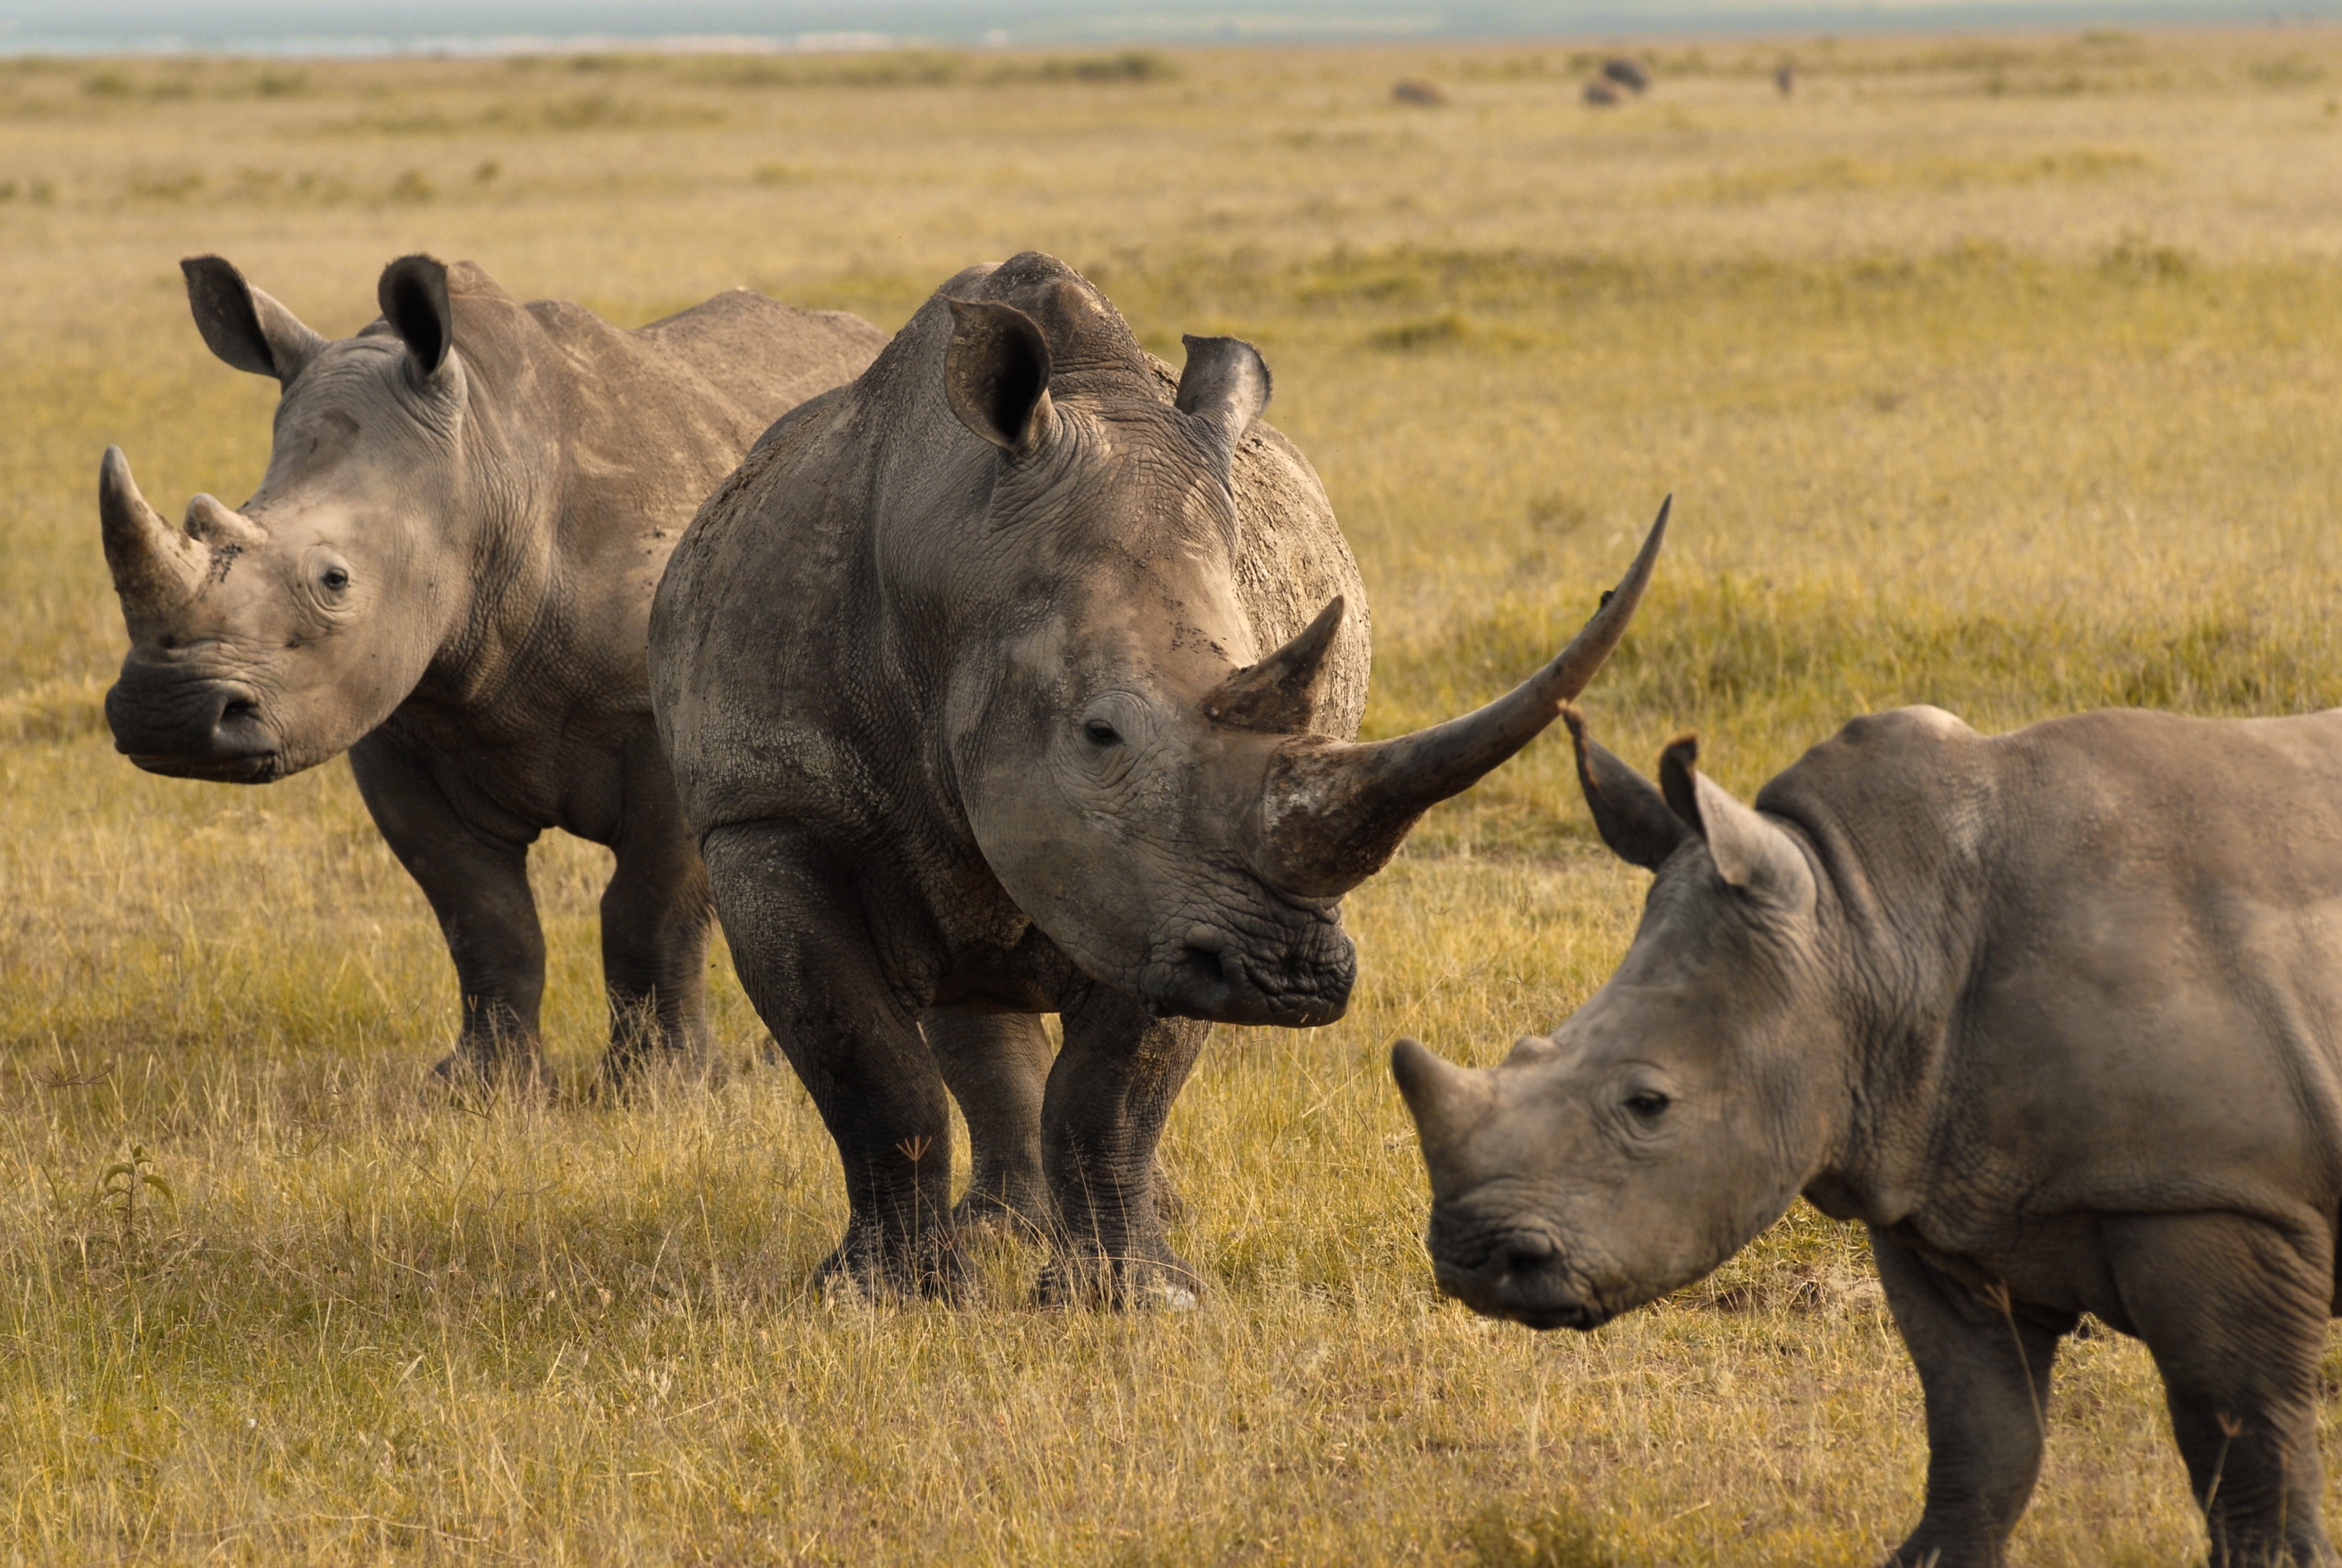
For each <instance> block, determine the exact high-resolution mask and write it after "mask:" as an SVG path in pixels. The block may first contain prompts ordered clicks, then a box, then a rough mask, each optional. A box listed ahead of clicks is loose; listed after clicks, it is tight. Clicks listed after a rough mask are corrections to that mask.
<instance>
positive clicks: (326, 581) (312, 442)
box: [99, 256, 886, 1078]
mask: <svg viewBox="0 0 2342 1568" xmlns="http://www.w3.org/2000/svg"><path fill="white" fill-rule="evenodd" d="M181 265H182V267H183V269H184V271H185V272H186V274H187V287H188V303H189V304H190V306H192V307H193V309H194V312H195V320H196V325H197V327H198V328H200V329H201V331H202V333H203V338H204V341H205V342H206V343H208V344H209V345H210V347H211V349H212V352H214V353H216V354H218V355H219V356H220V358H221V359H223V360H227V361H228V363H230V364H231V365H233V366H235V367H236V368H237V369H239V370H243V371H254V372H257V373H259V374H262V375H269V376H274V377H275V378H276V380H277V381H279V382H281V383H282V384H283V387H284V393H283V398H282V401H280V402H279V403H278V404H277V409H276V425H275V448H274V452H273V453H272V454H271V455H270V458H269V465H268V471H267V473H266V475H265V476H264V477H263V479H262V481H261V487H260V489H258V490H257V491H255V492H254V493H253V495H252V499H250V500H248V501H246V502H245V503H244V505H243V507H242V509H241V510H230V509H229V508H228V507H226V506H223V505H221V504H220V502H219V501H217V500H215V499H212V498H211V497H209V496H204V495H199V496H197V497H196V498H195V499H194V500H193V501H192V502H190V503H189V504H188V510H187V521H186V524H185V526H184V528H178V529H175V528H172V527H170V526H169V525H168V524H167V523H166V522H165V521H163V520H162V519H161V518H160V517H158V516H156V513H155V511H154V510H153V509H152V508H151V507H149V506H148V505H147V504H146V502H145V499H142V498H141V497H140V495H139V493H138V489H137V487H136V486H135V485H134V483H133V482H132V480H131V477H130V466H129V464H128V463H127V462H126V461H125V460H124V457H123V455H122V453H121V451H120V449H119V448H111V449H109V450H108V451H107V453H106V456H105V463H104V467H103V468H102V474H101V478H100V484H99V506H100V511H101V515H102V520H103V522H104V531H105V549H106V560H107V562H108V564H110V565H111V566H112V567H113V580H114V587H115V590H116V591H117V593H118V594H119V595H120V596H121V600H122V610H123V617H124V620H125V621H126V622H127V623H128V625H129V629H130V638H131V650H130V654H129V657H128V658H127V659H126V660H124V662H123V668H122V678H121V680H120V681H119V682H117V683H116V684H115V686H114V687H113V690H112V691H111V692H109V693H107V695H106V718H107V721H108V723H109V724H110V725H112V726H113V735H114V741H115V744H116V746H118V747H119V748H120V749H121V750H122V751H124V752H125V753H127V754H128V755H129V757H130V758H131V760H133V761H134V762H135V763H137V764H138V766H139V767H141V768H146V769H148V770H150V771H152V772H156V773H167V774H172V775H175V776H178V777H182V778H191V779H226V780H233V781H235V782H239V783H248V784H259V783H265V782H267V781H269V780H271V779H281V778H284V777H285V775H286V774H289V773H294V772H297V771H299V770H300V769H302V768H308V767H312V766H314V765H315V764H317V763H319V762H323V761H325V760H326V759H327V758H328V757H332V756H334V755H335V754H336V753H338V752H341V751H345V750H346V751H348V752H349V757H350V765H351V768H352V769H353V771H354V772H355V773H356V774H357V777H358V786H359V789H360V791H361V792H362V794H363V795H364V797H365V800H366V805H367V808H368V810H369V811H371V812H372V813H373V817H374V821H375V823H376V824H377V825H378V826H379V827H380V828H381V832H382V836H383V837H384V838H385V839H387V840H388V841H390V845H391V848H392V850H393V851H394V852H395V853H396V854H397V855H398V857H399V859H400V861H401V862H402V863H403V864H404V865H405V866H406V868H407V870H408V871H409V872H410V873H412V874H413V875H414V879H415V881H416V882H418V883H420V884H421V885H422V887H423V891H424V896H425V897H427V898H428V899H429V900H430V903H431V908H432V910H433V912H434V913H435V914H436V915H437V916H438V918H439V924H440V928H441V929H442V930H443V931H444V932H445V933H446V940H447V946H448V950H450V951H451V952H452V953H453V955H454V957H455V961H456V972H457V979H458V981H459V982H460V983H461V985H462V988H463V1025H462V1033H461V1036H460V1044H459V1045H458V1047H457V1055H456V1056H455V1057H453V1058H449V1060H448V1062H447V1063H443V1064H442V1067H443V1070H446V1069H454V1068H467V1069H478V1070H480V1071H483V1072H489V1073H494V1074H498V1075H502V1074H506V1073H510V1072H512V1071H513V1070H515V1069H520V1070H521V1071H523V1072H525V1073H529V1074H533V1071H534V1069H535V1064H536V1034H537V1003H538V998H539V995H540V993H542V991H543V984H544V940H543V935H542V934H541V932H540V930H539V929H538V924H537V914H536V906H535V903H534V901H533V900H532V897H530V893H529V879H528V870H527V856H528V852H529V845H530V843H532V841H533V840H534V839H535V838H536V837H537V835H538V834H539V833H540V832H543V830H545V829H546V828H549V827H559V828H563V829H565V830H567V831H568V832H573V833H575V834H577V835H579V836H580V837H583V838H586V839H591V840H593V841H594V842H595V843H602V844H607V845H608V846H609V847H610V848H611V849H612V850H614V851H616V852H617V856H618V865H617V870H616V872H615V874H614V875H612V877H611V879H610V883H609V886H608V889H607V891H606V892H605V893H604V894H603V896H602V962H603V971H604V974H605V977H606V978H607V983H608V990H609V1001H610V1013H611V1025H612V1050H611V1054H610V1056H609V1057H608V1058H607V1059H606V1061H605V1070H606V1072H607V1073H609V1074H610V1075H611V1076H612V1077H614V1078H621V1077H623V1076H624V1074H625V1073H626V1071H627V1070H628V1069H629V1067H630V1066H631V1065H632V1064H633V1063H634V1062H635V1061H636V1060H637V1059H638V1058H639V1057H641V1056H642V1055H643V1053H644V1052H645V1051H646V1050H647V1049H648V1048H650V1047H653V1046H655V1045H664V1046H666V1047H671V1048H673V1049H675V1050H677V1051H680V1052H684V1053H689V1054H693V1055H696V1054H697V1053H698V1052H699V1051H700V1050H701V1049H702V1048H703V1047H704V1043H705V1039H706V1035H707V1024H706V1002H705V974H704V969H705V962H706V958H705V954H706V943H707V926H708V908H707V891H706V873H705V870H704V867H703V866H702V865H701V864H700V861H699V856H698V853H697V851H696V850H695V849H694V848H693V843H692V839H691V835H690V834H689V833H687V832H685V831H684V830H683V827H682V818H681V816H680V814H679V812H678V811H677V810H676V806H675V800H674V789H673V786H672V784H671V781H670V780H669V779H668V777H667V771H666V765H665V764H664V762H662V761H661V758H660V755H659V745H658V736H657V735H656V733H655V732H654V730H653V727H652V725H651V719H650V699H649V695H648V693H647V692H646V690H645V676H644V672H643V637H644V632H643V628H644V623H645V620H646V619H647V618H648V617H649V615H650V595H651V590H652V588H653V587H655V586H656V585H657V584H658V581H659V573H660V569H661V566H663V565H664V564H665V562H666V558H667V553H668V552H669V551H670V550H671V549H672V548H673V544H674V541H675V540H676V539H677V538H678V537H680V536H681V534H682V527H683V524H684V523H685V522H687V521H689V520H690V517H691V513H692V510H693V508H694V507H695V506H697V505H698V504H699V502H700V500H701V499H703V498H704V497H705V496H706V494H707V493H708V491H710V490H711V489H714V487H715V485H716V484H717V482H718V481H720V480H721V479H722V478H723V477H724V476H725V473H727V472H728V471H730V469H731V468H732V467H733V466H734V465H735V464H736V463H737V462H738V461H739V458H740V455H741V454H742V453H744V452H746V451H747V448H748V446H749V445H750V443H752V442H753V441H754V440H755V439H756V437H757V434H758V433H759V432H761V431H762V430H763V429H764V428H765V427H766V426H767V425H768V424H771V423H772V421H773V420H774V419H776V418H778V417H779V415H781V414H782V413H787V412H788V411H789V410H790V408H792V407H794V406H795V405H796V404H798V403H800V402H802V401H803V400H804V399H805V398H807V397H809V396H811V394H812V393H814V392H821V391H822V390H824V389H826V388H829V387H832V386H835V385H836V384H837V383H839V382H840V381H844V380H846V379H848V378H850V377H852V376H854V374H856V373H857V372H858V371H861V370H862V368H863V367H864V366H865V365H866V364H868V363H869V362H870V360H871V357H872V356H873V355H875V354H876V352H877V350H878V349H879V347H880V346H881V345H882V344H883V343H884V342H885V341H886V338H885V335H884V334H883V333H881V332H879V331H878V330H877V329H876V328H874V327H871V326H870V325H869V324H868V323H866V322H865V321H862V320H860V319H858V318H856V317H851V316H845V315H842V314H839V313H836V312H827V311H824V312H811V311H802V310H795V309H792V308H790V306H784V305H777V304H775V303H774V302H773V301H771V300H768V299H765V298H763V297H761V296H759V295H754V294H750V293H748V292H747V291H746V290H735V291H733V292H731V293H729V294H725V295H718V296H716V297H715V298H714V299H712V300H710V301H708V302H707V303H706V304H704V305H701V306H695V307H694V308H693V309H691V310H687V311H685V312H683V313H682V315H680V316H675V317H669V318H668V319H666V320H664V321H661V322H657V323H654V324H653V325H651V326H649V327H645V328H641V329H640V330H639V331H632V332H628V331H622V330H620V329H618V328H615V327H612V326H610V325H609V324H608V323H607V322H605V321H602V320H601V319H599V318H598V317H595V316H593V315H591V314H590V313H588V312H586V311H585V310H583V309H580V308H579V307H578V306H574V305H566V304H561V303H557V302H552V301H543V302H539V303H537V304H533V305H526V306H524V305H521V303H520V302H518V301H517V300H515V299H513V298H512V297H511V296H510V295H508V294H506V293H505V292H504V291H503V290H502V289H501V288H500V287H498V286H497V285H496V284H495V282H494V281H493V280H492V279H491V278H489V275H488V274H486V273H485V272H482V271H481V270H480V269H479V268H478V267H476V266H473V265H471V264H470V263H457V265H455V266H453V267H449V266H445V265H443V264H441V263H438V262H436V261H434V260H432V259H431V258H430V257H428V256H408V257H405V258H403V260H400V261H397V262H393V263H391V265H390V267H389V268H388V270H386V271H385V272H384V273H383V274H382V276H381V287H380V290H379V293H380V298H381V310H382V316H381V319H380V320H379V321H377V322H375V323H374V324H373V325H372V326H371V327H369V328H366V329H365V330H364V331H363V332H361V333H360V334H359V335H358V336H357V337H355V338H344V339H341V340H339V341H329V340H328V339H327V338H323V337H321V336H319V335H318V334H317V333H316V332H313V331H311V330H310V329H309V328H307V327H305V326H303V325H302V324H301V322H300V321H298V320H297V319H295V317H294V316H293V315H292V313H291V312H290V311H288V310H286V309H285V307H284V306H282V305H279V304H278V303H277V302H276V301H275V300H274V299H271V298H270V297H269V296H268V295H265V294H263V293H262V292H261V291H260V290H259V289H256V288H252V287H251V286H250V285H247V284H246V283H245V282H244V280H243V278H242V275H241V274H238V272H237V271H236V269H235V268H234V267H232V266H231V265H229V263H226V262H225V261H222V260H221V259H220V258H219V257H217V256H199V257H195V258H192V259H190V260H188V261H187V262H185V263H181Z"/></svg>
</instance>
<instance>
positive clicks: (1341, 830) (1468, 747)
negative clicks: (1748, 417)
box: [1255, 496, 1675, 898]
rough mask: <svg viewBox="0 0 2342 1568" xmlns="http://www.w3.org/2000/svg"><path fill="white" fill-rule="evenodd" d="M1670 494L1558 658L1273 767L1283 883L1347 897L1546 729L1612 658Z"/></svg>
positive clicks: (1290, 753)
mask: <svg viewBox="0 0 2342 1568" xmlns="http://www.w3.org/2000/svg"><path fill="white" fill-rule="evenodd" d="M1674 499H1675V498H1674V497H1672V496H1670V497H1669V498H1668V499H1667V500H1666V501H1665V502H1664V503H1662V504H1661V505H1660V509H1659V518H1658V520H1657V521H1654V522H1653V523H1652V524H1651V525H1650V532H1649V535H1648V536H1646V537H1645V538H1644V540H1643V547H1642V549H1641V550H1640V551H1639V552H1638V553H1637V554H1636V556H1635V561H1634V564H1633V565H1631V566H1629V567H1628V568H1627V575H1625V576H1624V577H1622V578H1620V579H1619V581H1618V585H1617V587H1616V588H1615V589H1613V590H1611V592H1610V593H1609V594H1607V595H1606V596H1604V598H1603V601H1602V607H1601V608H1600V609H1597V610H1596V611H1595V613H1594V618H1593V619H1591V620H1589V621H1587V622H1586V623H1585V629H1584V630H1582V631H1580V632H1579V633H1578V634H1577V635H1576V636H1575V637H1574V638H1572V639H1570V644H1569V646H1568V647H1567V648H1564V649H1563V650H1561V652H1560V653H1558V654H1556V655H1554V657H1553V660H1552V663H1550V664H1548V665H1546V666H1545V667H1544V668H1543V669H1542V670H1540V671H1537V673H1536V674H1534V675H1531V677H1530V678H1529V679H1528V680H1526V681H1523V682H1521V683H1520V685H1518V686H1516V687H1514V688H1513V689H1512V690H1511V691H1509V692H1508V693H1505V694H1504V695H1503V696H1501V697H1499V698H1498V699H1497V700H1496V701H1495V702H1493V703H1489V704H1488V706H1486V707H1484V708H1481V709H1480V710H1479V711H1477V713H1470V714H1465V715H1464V716H1463V717H1462V718H1459V719H1450V720H1448V721H1447V722H1446V723H1445V724H1444V725H1433V726H1432V727H1431V728H1429V729H1423V730H1417V731H1416V732H1415V733H1414V734H1413V735H1405V736H1399V737H1397V738H1396V739H1393V740H1379V741H1374V742H1372V743H1370V744H1369V745H1364V746H1356V745H1350V744H1347V743H1345V742H1341V741H1337V740H1327V739H1323V738H1320V737H1316V736H1305V737H1303V738H1301V739H1298V740H1295V741H1294V742H1292V743H1290V744H1289V745H1288V746H1285V747H1284V749H1283V750H1282V751H1281V752H1280V753H1279V755H1278V757H1277V758H1276V760H1275V761H1274V762H1273V763H1272V764H1271V765H1270V770H1269V779H1268V782H1267V784H1266V786H1265V787H1264V789H1263V790H1262V798H1261V811H1260V816H1259V819H1258V822H1257V825H1256V830H1255V831H1256V833H1257V848H1256V852H1255V864H1256V869H1258V870H1259V871H1260V873H1261V875H1262V876H1263V877H1265V878H1266V879H1267V880H1268V881H1269V882H1270V883H1271V884H1272V885H1273V886H1276V887H1278V888H1280V889H1282V890H1283V891H1284V892H1287V893H1291V894H1295V895H1296V896H1298V897H1305V898H1338V897H1340V896H1341V895H1343V894H1344V893H1347V892H1348V891H1349V890H1350V889H1351V888H1353V887H1355V886H1358V885H1359V883H1361V882H1363V881H1365V880H1366V879H1367V878H1368V877H1370V876H1371V875H1374V874H1375V873H1376V872H1378V871H1380V870H1381V869H1382V867H1383V866H1384V865H1388V864H1389V863H1390V859H1391V856H1392V855H1394V854H1397V853H1398V852H1399V845H1400V844H1401V843H1404V842H1405V840H1406V837H1407V833H1408V832H1409V830H1411V829H1412V828H1413V826H1414V825H1415V822H1417V820H1418V819H1420V818H1421V817H1422V816H1423V813H1424V812H1425V811H1429V810H1431V808H1432V807H1434V806H1435V805H1437V804H1438V803H1439V802H1440V801H1442V800H1446V799H1448V798H1449V797H1450V796H1453V795H1460V794H1462V793H1463V792H1464V791H1465V790H1466V789H1470V788H1471V787H1472V786H1473V785H1474V784H1476V783H1477V782H1478V781H1479V780H1480V779H1481V778H1482V777H1484V776H1485V775H1486V774H1488V771H1489V770H1490V769H1492V768H1496V767H1497V766H1498V765H1499V764H1500V763H1502V762H1503V761H1505V759H1506V758H1508V757H1511V756H1512V755H1513V753H1515V752H1517V751H1519V750H1520V748H1521V747H1522V746H1527V745H1528V744H1529V743H1530V742H1531V741H1532V740H1534V739H1536V738H1537V736H1539V735H1540V734H1541V733H1542V732H1543V730H1544V729H1545V727H1546V726H1547V725H1550V724H1552V722H1553V720H1554V719H1556V718H1557V717H1559V716H1560V715H1561V712H1562V709H1563V706H1564V705H1566V704H1567V703H1568V702H1569V700H1570V699H1571V698H1573V697H1574V696H1576V695H1577V694H1578V693H1580V692H1582V691H1584V690H1585V684H1586V682H1589V681H1591V680H1593V679H1594V676H1595V671H1598V670H1600V669H1601V668H1602V665H1603V661H1604V660H1606V659H1608V658H1609V657H1610V651H1611V650H1612V649H1614V648H1616V647H1617V646H1618V639H1620V638H1622V637H1624V636H1625V635H1626V633H1627V627H1628V623H1629V622H1630V621H1632V620H1633V619H1634V616H1635V607H1636V606H1637V605H1638V604H1640V603H1641V602H1642V596H1643V590H1644V589H1645V588H1646V587H1648V586H1649V584H1650V575H1651V568H1652V567H1653V565H1655V564H1657V562H1658V560H1659V550H1660V543H1661V542H1663V541H1664V540H1665V539H1666V537H1667V514H1668V512H1669V510H1671V508H1672V506H1673V505H1674Z"/></svg>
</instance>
